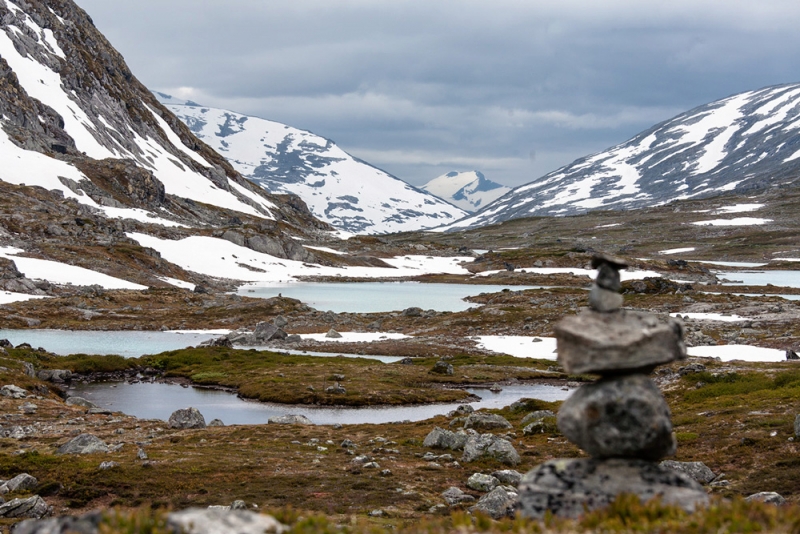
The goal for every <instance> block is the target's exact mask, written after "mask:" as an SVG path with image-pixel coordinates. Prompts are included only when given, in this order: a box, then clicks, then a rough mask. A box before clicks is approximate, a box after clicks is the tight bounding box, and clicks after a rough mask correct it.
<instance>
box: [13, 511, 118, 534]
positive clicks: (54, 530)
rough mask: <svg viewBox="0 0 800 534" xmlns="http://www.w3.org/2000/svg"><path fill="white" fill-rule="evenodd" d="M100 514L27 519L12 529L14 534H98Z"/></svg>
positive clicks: (101, 516)
mask: <svg viewBox="0 0 800 534" xmlns="http://www.w3.org/2000/svg"><path fill="white" fill-rule="evenodd" d="M102 521H103V514H102V512H90V513H89V514H86V515H84V516H81V517H70V516H64V517H54V518H51V519H28V520H25V521H23V522H21V523H18V524H17V525H16V526H15V527H14V534H62V533H67V532H68V533H69V534H98V532H99V528H100V523H101V522H102Z"/></svg>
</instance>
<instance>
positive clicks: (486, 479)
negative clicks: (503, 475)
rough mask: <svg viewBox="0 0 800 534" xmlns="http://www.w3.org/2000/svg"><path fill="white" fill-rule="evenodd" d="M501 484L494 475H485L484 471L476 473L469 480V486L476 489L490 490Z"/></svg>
mask: <svg viewBox="0 0 800 534" xmlns="http://www.w3.org/2000/svg"><path fill="white" fill-rule="evenodd" d="M499 485H500V481H499V480H497V479H496V478H495V477H493V476H492V475H485V474H483V473H474V474H473V475H472V476H470V477H469V479H468V480H467V487H468V488H469V489H473V490H475V491H483V492H488V491H492V490H493V489H495V488H496V487H497V486H499Z"/></svg>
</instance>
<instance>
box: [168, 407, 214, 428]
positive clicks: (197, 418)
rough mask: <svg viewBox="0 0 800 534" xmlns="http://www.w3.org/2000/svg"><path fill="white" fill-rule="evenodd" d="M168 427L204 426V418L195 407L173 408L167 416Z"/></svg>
mask: <svg viewBox="0 0 800 534" xmlns="http://www.w3.org/2000/svg"><path fill="white" fill-rule="evenodd" d="M168 423H169V427H170V428H205V427H206V419H205V417H203V414H201V413H200V410H198V409H197V408H184V409H181V410H175V411H174V412H172V415H170V416H169V421H168Z"/></svg>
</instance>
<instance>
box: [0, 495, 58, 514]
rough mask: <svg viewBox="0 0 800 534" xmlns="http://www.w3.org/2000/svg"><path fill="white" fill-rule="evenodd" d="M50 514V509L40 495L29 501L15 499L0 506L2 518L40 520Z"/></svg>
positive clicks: (29, 498) (28, 499)
mask: <svg viewBox="0 0 800 534" xmlns="http://www.w3.org/2000/svg"><path fill="white" fill-rule="evenodd" d="M49 513H50V507H49V506H48V505H47V503H46V502H44V499H42V498H41V497H39V496H38V495H34V496H33V497H28V498H27V499H14V500H11V501H8V502H7V503H5V504H2V505H0V517H8V518H18V517H32V518H37V519H38V518H41V517H44V516H46V515H47V514H49Z"/></svg>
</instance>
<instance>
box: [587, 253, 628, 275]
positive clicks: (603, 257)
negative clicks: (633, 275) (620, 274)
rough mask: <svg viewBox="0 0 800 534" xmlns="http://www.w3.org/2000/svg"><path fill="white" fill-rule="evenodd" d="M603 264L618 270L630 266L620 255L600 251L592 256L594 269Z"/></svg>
mask: <svg viewBox="0 0 800 534" xmlns="http://www.w3.org/2000/svg"><path fill="white" fill-rule="evenodd" d="M603 264H605V265H608V266H609V267H611V268H613V269H615V270H617V271H619V270H620V269H626V268H627V267H628V262H627V261H626V260H624V259H622V258H620V257H618V256H612V255H611V254H603V253H598V254H595V255H594V256H592V268H593V269H597V268H598V267H600V266H601V265H603Z"/></svg>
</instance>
